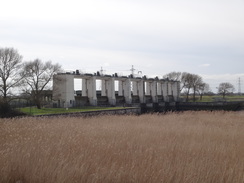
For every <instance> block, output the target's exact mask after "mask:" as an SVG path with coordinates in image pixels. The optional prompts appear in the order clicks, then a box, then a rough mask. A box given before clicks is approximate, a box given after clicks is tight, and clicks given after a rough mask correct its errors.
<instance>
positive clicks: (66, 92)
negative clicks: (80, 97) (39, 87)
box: [53, 74, 75, 108]
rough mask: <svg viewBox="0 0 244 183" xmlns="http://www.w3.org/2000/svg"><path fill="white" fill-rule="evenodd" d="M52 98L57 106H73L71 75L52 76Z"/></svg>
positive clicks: (72, 79)
mask: <svg viewBox="0 0 244 183" xmlns="http://www.w3.org/2000/svg"><path fill="white" fill-rule="evenodd" d="M53 100H55V101H56V102H57V103H58V105H59V106H58V107H65V108H66V107H73V104H74V101H75V96H74V76H73V75H61V74H60V75H54V76H53Z"/></svg>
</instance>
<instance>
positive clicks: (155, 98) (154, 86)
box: [151, 81, 158, 103]
mask: <svg viewBox="0 0 244 183" xmlns="http://www.w3.org/2000/svg"><path fill="white" fill-rule="evenodd" d="M151 96H152V101H153V102H154V103H157V102H158V96H157V81H153V82H152V83H151Z"/></svg>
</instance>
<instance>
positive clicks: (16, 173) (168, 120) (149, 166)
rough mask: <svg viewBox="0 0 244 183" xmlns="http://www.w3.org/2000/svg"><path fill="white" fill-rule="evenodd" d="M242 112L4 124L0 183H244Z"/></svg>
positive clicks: (9, 121) (29, 120) (26, 120)
mask: <svg viewBox="0 0 244 183" xmlns="http://www.w3.org/2000/svg"><path fill="white" fill-rule="evenodd" d="M243 118H244V114H243V113H240V112H238V113H237V112H212V113H211V112H184V113H180V114H175V113H172V114H166V115H156V114H154V115H141V116H100V117H92V118H20V119H0V120H1V121H0V168H1V169H0V170H1V171H0V182H18V183H20V182H22V183H24V182H35V183H43V182H51V183H54V182H58V183H64V182H67V183H69V182H106V183H108V182H123V183H124V182H126V183H127V182H140V183H143V182H146V183H148V182H155V183H156V182H157V183H158V182H180V183H184V182H187V183H191V182H192V183H196V182H198V183H199V182H204V183H205V182H214V183H218V182H219V183H220V182H221V183H222V182H229V183H234V182H237V183H242V182H244V174H243V172H244V164H243V163H244V121H243Z"/></svg>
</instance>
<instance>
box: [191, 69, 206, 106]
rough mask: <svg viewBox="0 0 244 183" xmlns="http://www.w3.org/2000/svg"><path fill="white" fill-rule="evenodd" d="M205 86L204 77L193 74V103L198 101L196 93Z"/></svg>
mask: <svg viewBox="0 0 244 183" xmlns="http://www.w3.org/2000/svg"><path fill="white" fill-rule="evenodd" d="M202 85H203V81H202V77H201V76H199V75H197V74H191V87H192V91H193V101H194V102H195V101H196V93H197V92H198V91H199V88H200V87H201V86H202Z"/></svg>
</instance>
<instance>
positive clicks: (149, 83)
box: [145, 81, 151, 95]
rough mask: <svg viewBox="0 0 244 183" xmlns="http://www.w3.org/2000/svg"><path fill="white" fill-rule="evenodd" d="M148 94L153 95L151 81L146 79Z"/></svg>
mask: <svg viewBox="0 0 244 183" xmlns="http://www.w3.org/2000/svg"><path fill="white" fill-rule="evenodd" d="M145 83H146V93H145V94H146V95H151V82H149V81H146V82H145Z"/></svg>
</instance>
